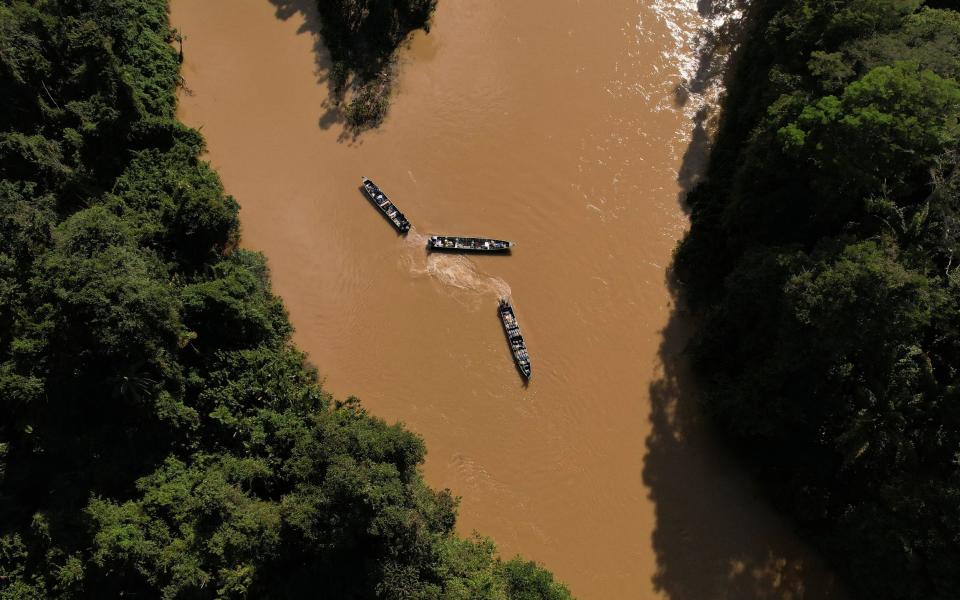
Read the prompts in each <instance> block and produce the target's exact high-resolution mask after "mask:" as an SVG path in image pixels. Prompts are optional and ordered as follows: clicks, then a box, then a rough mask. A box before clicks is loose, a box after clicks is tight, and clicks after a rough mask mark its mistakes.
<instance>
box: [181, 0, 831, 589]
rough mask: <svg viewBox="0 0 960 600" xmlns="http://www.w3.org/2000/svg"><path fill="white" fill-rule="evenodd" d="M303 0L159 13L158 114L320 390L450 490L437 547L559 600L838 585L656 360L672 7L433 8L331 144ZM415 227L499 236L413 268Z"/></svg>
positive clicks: (672, 336) (418, 257)
mask: <svg viewBox="0 0 960 600" xmlns="http://www.w3.org/2000/svg"><path fill="white" fill-rule="evenodd" d="M312 1H313V0H173V2H172V5H173V6H172V8H173V10H172V16H171V19H172V22H173V24H174V26H175V27H177V28H178V29H179V30H180V31H181V33H182V34H183V35H184V36H185V41H184V52H185V59H186V60H185V64H184V71H183V75H184V78H185V82H186V90H185V91H184V92H183V93H181V96H180V116H181V118H182V119H183V120H184V121H186V122H187V123H188V124H190V125H192V126H195V127H199V128H200V129H201V131H202V132H203V134H204V135H205V136H206V139H207V142H208V144H209V155H208V158H209V160H210V161H211V162H212V164H213V165H214V167H215V168H216V169H217V170H218V171H219V173H220V175H221V177H222V178H223V182H224V185H225V187H226V189H227V191H228V192H229V193H230V194H232V195H234V196H235V197H236V198H237V200H238V201H239V203H240V205H241V206H242V211H241V220H242V225H243V244H244V245H245V246H247V247H250V248H255V249H258V250H261V251H263V252H264V253H265V254H266V255H267V257H268V259H269V264H270V268H271V272H272V275H273V283H274V288H275V290H276V292H277V293H278V294H279V295H280V296H282V297H283V299H284V301H285V302H286V305H287V307H288V308H289V311H290V315H291V318H292V321H293V323H294V325H295V327H296V334H295V341H296V343H297V344H298V345H299V346H300V347H301V348H303V349H304V350H306V351H307V352H308V353H309V356H310V360H311V361H312V362H313V363H315V364H316V365H317V366H318V368H319V369H320V372H321V373H322V374H323V376H324V378H325V386H326V387H327V389H329V390H331V391H332V392H333V393H335V394H336V395H338V396H340V397H345V396H348V395H356V396H358V397H360V398H361V399H362V400H363V402H364V404H365V406H367V407H368V408H369V409H370V411H371V412H373V413H374V414H377V415H379V416H382V417H383V418H385V419H387V420H389V421H403V422H405V423H406V424H407V426H408V427H409V428H410V429H412V430H413V431H416V432H417V433H419V434H420V435H422V436H423V437H424V438H425V440H426V443H427V447H428V449H429V456H428V458H427V462H426V465H425V468H424V470H425V475H426V478H427V481H428V482H429V483H430V484H431V485H433V486H435V487H439V488H444V487H448V488H450V489H451V490H453V492H454V493H455V494H457V495H458V496H461V497H462V504H461V509H460V521H459V526H458V527H459V530H460V532H461V533H462V534H465V535H469V534H470V533H471V532H472V531H474V530H475V531H479V532H481V533H482V534H484V535H489V536H492V537H493V538H494V539H495V540H496V541H497V543H498V545H499V548H500V550H501V553H502V554H503V555H504V556H506V557H510V556H513V555H514V554H517V553H521V554H522V555H523V556H525V557H527V558H531V559H534V560H537V561H539V562H541V563H543V564H545V565H546V566H547V567H548V568H550V569H552V570H553V571H554V572H555V573H556V575H557V576H558V577H559V578H561V579H562V580H563V581H565V582H566V583H568V585H569V586H570V587H571V589H572V591H573V592H574V593H575V594H576V595H577V596H578V597H579V598H582V599H585V600H601V599H621V598H622V599H635V598H672V599H674V600H701V599H704V600H706V599H711V598H736V599H739V598H743V599H753V598H771V599H773V598H782V599H792V598H824V597H837V596H838V594H839V592H838V591H837V590H836V585H835V584H834V582H833V579H832V577H831V576H830V575H829V574H828V573H827V572H826V571H825V570H824V568H823V567H822V565H821V562H820V561H819V560H818V559H817V558H816V557H815V556H814V555H812V553H811V552H810V551H809V550H808V549H807V547H806V546H805V545H804V544H802V543H801V542H800V541H798V540H797V539H796V536H795V535H793V534H792V533H791V529H790V527H789V526H788V525H787V524H786V523H784V522H783V521H782V520H781V519H779V518H778V517H777V516H775V514H774V513H773V511H772V510H771V509H770V508H768V507H767V506H766V505H765V504H764V503H763V502H762V501H760V500H759V499H758V498H757V494H756V491H755V490H754V488H753V487H751V485H750V483H749V482H748V480H747V479H746V478H745V476H744V475H743V474H742V472H741V470H740V469H739V468H738V467H737V466H736V465H734V464H733V463H731V461H730V460H729V459H727V458H726V457H725V455H724V452H723V451H722V449H721V448H720V446H719V445H718V444H716V443H715V442H713V441H712V440H711V439H710V437H709V435H707V434H706V433H705V429H704V428H703V427H702V426H700V425H698V423H697V419H696V416H695V411H693V409H692V404H693V398H692V394H690V393H689V391H688V390H687V386H686V385H685V384H686V377H684V376H683V366H682V361H680V359H679V356H678V355H679V349H680V348H682V345H683V340H684V339H685V337H686V335H687V333H686V331H685V327H684V324H683V321H682V319H681V318H680V317H678V315H677V311H676V310H675V306H674V303H673V300H672V298H671V294H670V291H669V289H668V286H667V280H666V270H667V267H668V266H669V264H670V260H671V252H672V251H673V249H674V247H675V245H676V243H677V240H678V239H679V238H680V237H681V236H682V234H683V232H684V230H685V227H686V226H687V220H686V217H685V214H684V211H683V208H682V204H681V200H680V198H681V197H682V192H683V190H682V189H681V186H680V185H679V184H678V173H679V172H683V171H684V169H686V168H687V167H689V164H685V163H684V155H685V153H686V151H687V147H688V140H689V138H690V132H691V129H692V122H691V118H690V117H691V114H692V112H691V109H692V108H693V107H692V106H691V105H690V104H689V103H688V104H687V105H683V106H681V105H680V104H679V103H678V102H677V99H676V98H677V96H676V94H675V93H674V92H675V90H676V88H677V86H678V85H679V84H680V83H682V81H683V76H684V71H685V70H689V69H691V68H693V67H695V64H694V63H693V54H692V52H693V47H692V43H691V42H692V41H693V39H694V33H695V32H696V29H697V28H698V27H700V26H702V25H703V19H702V18H701V17H700V16H699V15H698V13H697V3H696V2H694V1H692V0H676V1H663V2H643V1H636V0H602V1H601V0H591V1H587V0H523V1H517V0H441V2H440V8H439V10H438V12H437V14H436V17H435V20H434V25H433V30H432V32H431V33H430V34H429V35H424V34H422V33H418V34H417V35H415V36H414V38H413V40H412V43H411V44H410V47H409V48H407V49H406V50H404V51H403V52H402V53H401V58H400V63H401V64H400V68H399V77H398V81H397V88H396V93H395V97H394V99H393V103H392V107H391V111H390V115H389V117H388V119H387V121H386V123H385V124H384V125H383V126H382V127H381V128H380V129H379V130H377V131H373V132H369V133H366V134H364V135H362V136H360V137H359V138H356V139H353V138H352V137H350V136H346V135H345V134H344V129H343V127H342V124H340V123H338V122H337V118H336V114H335V112H333V111H331V110H329V100H328V94H327V93H328V90H327V84H326V72H327V67H328V64H329V61H328V57H327V56H326V54H325V51H324V50H323V47H322V44H320V41H319V38H318V37H317V33H316V31H317V21H316V15H315V13H314V11H313V10H312V7H311V4H312ZM701 4H702V3H701ZM687 160H688V163H689V160H690V157H689V156H688V157H687ZM362 175H366V176H369V177H371V178H372V179H374V181H376V182H377V183H378V184H379V185H380V186H381V187H382V188H383V189H384V191H386V192H387V194H389V195H390V196H391V198H392V199H393V200H394V201H395V202H396V203H397V205H398V206H399V207H400V208H401V209H402V210H403V211H404V212H405V213H406V214H407V216H408V217H409V218H410V220H411V221H412V222H413V225H414V229H413V231H411V233H410V234H409V235H408V236H406V237H401V236H398V235H397V234H396V233H395V232H394V231H393V229H392V228H391V227H390V225H389V224H388V223H387V221H386V220H385V219H384V218H383V217H382V216H380V215H379V214H378V213H377V212H376V211H375V209H374V208H373V206H372V205H371V204H370V203H369V202H368V201H367V200H366V199H365V198H364V197H363V196H362V195H361V193H360V191H359V189H358V188H359V183H360V177H361V176H362ZM431 233H437V234H454V235H457V234H459V235H479V236H490V237H497V238H502V239H508V240H513V241H515V242H516V243H517V246H516V248H515V250H514V252H513V254H512V255H511V256H469V257H465V256H457V255H450V254H428V253H427V252H426V251H425V249H424V241H425V236H426V235H427V234H431ZM500 295H509V296H511V297H512V298H513V300H514V303H515V307H516V310H517V314H518V318H519V320H520V324H521V326H522V328H523V330H524V333H525V335H526V338H527V341H528V345H529V349H530V355H531V358H532V361H533V370H534V376H533V380H532V381H531V383H530V384H529V385H528V386H525V385H524V383H523V381H522V380H521V378H520V376H519V374H518V372H517V370H516V369H515V367H514V365H513V362H512V361H511V357H510V354H509V349H508V346H507V344H506V341H505V339H504V335H503V330H502V328H501V326H500V323H499V321H498V319H497V313H496V304H497V297H498V296H500Z"/></svg>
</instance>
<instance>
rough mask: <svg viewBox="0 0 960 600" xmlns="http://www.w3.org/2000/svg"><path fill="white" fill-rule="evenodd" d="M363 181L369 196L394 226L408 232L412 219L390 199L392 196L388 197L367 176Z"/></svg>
mask: <svg viewBox="0 0 960 600" xmlns="http://www.w3.org/2000/svg"><path fill="white" fill-rule="evenodd" d="M361 179H362V181H363V190H364V191H365V192H366V193H367V196H369V197H370V200H372V201H373V203H374V204H376V205H377V208H379V209H380V212H382V213H383V214H384V215H385V216H386V217H387V219H389V220H390V222H391V223H393V226H394V227H395V228H396V229H397V231H399V232H400V233H406V232H408V231H410V221H408V220H407V218H406V217H405V216H403V213H402V212H400V209H399V208H397V207H396V205H395V204H394V203H393V202H391V201H390V198H387V195H386V194H384V193H383V191H381V190H380V188H379V187H377V184H375V183H374V182H372V181H370V180H369V179H367V178H366V177H362V178H361Z"/></svg>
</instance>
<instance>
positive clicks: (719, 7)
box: [673, 0, 747, 212]
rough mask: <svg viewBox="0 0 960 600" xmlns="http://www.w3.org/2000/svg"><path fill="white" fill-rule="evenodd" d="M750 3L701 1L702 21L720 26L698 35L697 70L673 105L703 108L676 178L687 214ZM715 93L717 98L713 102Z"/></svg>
mask: <svg viewBox="0 0 960 600" xmlns="http://www.w3.org/2000/svg"><path fill="white" fill-rule="evenodd" d="M746 3H747V0H699V1H698V2H697V12H698V13H699V14H700V17H701V18H702V19H705V20H707V21H710V22H712V23H719V24H718V25H717V26H715V27H709V28H704V29H701V30H700V31H699V32H698V35H697V42H696V44H697V48H698V51H697V68H696V70H695V71H694V73H693V75H692V76H691V77H689V78H686V79H684V80H683V81H681V82H680V83H679V84H678V85H677V87H676V88H674V91H673V95H674V104H675V105H676V107H677V108H681V109H682V108H685V107H686V106H687V105H688V104H689V103H690V102H691V101H692V100H693V99H694V98H697V99H699V100H701V103H702V106H700V107H699V108H698V109H697V112H696V113H695V114H694V116H693V131H692V133H691V136H690V144H689V145H688V146H687V149H686V151H685V152H684V156H683V162H682V163H681V165H680V170H679V172H678V175H677V181H678V182H679V184H680V188H681V196H680V206H681V207H682V208H683V210H684V211H685V212H687V211H688V207H687V204H686V196H687V194H688V193H690V191H691V190H692V189H693V188H694V187H695V186H696V184H697V182H698V181H699V180H700V178H701V176H702V174H703V173H704V172H705V170H706V166H707V161H708V159H709V157H710V145H711V139H712V132H713V131H714V130H715V128H716V119H717V117H718V113H719V111H718V110H717V108H716V107H718V106H719V105H720V96H721V94H720V93H719V90H722V89H723V84H724V83H725V78H726V75H727V73H728V69H727V68H726V67H727V59H728V58H729V56H730V54H731V52H732V51H733V49H734V48H735V47H736V45H737V43H738V41H739V38H740V35H741V33H742V32H741V28H740V23H741V21H740V19H737V18H734V16H735V15H736V14H737V13H738V12H742V11H743V10H745V7H746ZM714 91H716V96H717V97H716V98H712V97H711V96H713V95H714Z"/></svg>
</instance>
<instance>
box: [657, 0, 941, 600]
mask: <svg viewBox="0 0 960 600" xmlns="http://www.w3.org/2000/svg"><path fill="white" fill-rule="evenodd" d="M927 4H928V5H929V6H924V3H923V1H922V0H853V1H850V0H786V1H779V0H778V1H773V0H755V1H754V2H752V3H751V6H750V9H749V13H750V14H749V16H748V20H747V31H746V32H745V35H744V36H743V45H742V46H741V48H740V50H739V51H738V55H737V56H736V57H735V60H734V63H733V66H732V71H731V73H730V76H729V78H728V93H727V96H726V99H725V103H724V115H723V118H722V120H721V123H720V128H719V131H718V136H717V139H716V144H715V147H714V150H713V154H712V158H711V162H710V165H709V169H708V172H707V174H706V178H705V180H704V181H703V182H702V183H701V184H700V185H698V186H697V187H696V188H695V189H694V190H693V191H692V192H691V193H690V195H689V198H688V201H689V205H690V208H691V210H692V229H691V232H690V234H689V235H688V237H687V238H686V239H685V240H684V241H683V243H682V244H681V246H680V248H679V249H678V252H677V256H676V263H675V268H676V274H677V276H678V279H679V281H680V282H681V285H682V294H683V296H684V297H685V299H686V300H687V302H688V305H689V307H690V309H691V310H692V311H693V313H694V314H695V315H696V316H697V318H698V320H699V322H700V324H699V332H698V335H697V337H696V338H695V340H694V341H693V342H692V344H691V347H690V349H689V350H690V354H691V357H692V362H693V365H694V369H695V372H696V374H697V377H698V379H699V383H700V386H701V393H702V399H703V404H704V406H705V407H706V410H707V411H708V412H709V414H711V415H712V416H713V418H714V420H715V421H716V422H717V423H718V424H719V425H720V427H721V429H722V430H723V431H724V432H725V433H726V434H727V435H728V436H729V437H730V439H731V440H733V441H734V442H735V444H736V445H737V447H738V448H739V449H740V450H741V451H742V452H743V454H744V456H746V457H747V459H748V461H750V462H751V463H752V464H753V465H755V466H756V467H757V469H758V472H759V473H760V476H761V477H762V479H763V481H764V482H765V483H766V484H767V486H768V489H770V490H771V491H772V494H773V497H774V499H775V500H776V502H777V503H778V504H779V505H781V506H783V507H786V508H787V509H788V510H789V512H790V513H791V514H792V515H793V516H794V517H795V518H796V519H797V520H798V522H799V523H800V524H801V525H802V526H803V527H804V529H805V530H806V531H807V532H808V533H809V534H810V536H811V537H812V538H813V539H814V540H816V541H817V542H818V543H819V544H820V546H821V547H822V548H823V549H824V550H825V551H826V553H827V554H828V556H829V557H830V558H831V559H832V560H833V562H834V564H835V565H837V566H838V568H839V570H840V572H841V573H842V574H843V575H844V576H845V579H846V581H847V583H848V584H849V587H850V588H851V589H852V590H853V591H854V592H855V594H856V595H857V596H859V597H862V598H899V599H914V598H915V599H918V600H919V599H925V600H926V599H933V598H942V599H947V598H955V597H956V593H957V590H960V570H958V569H957V567H956V566H957V564H960V370H958V367H960V83H958V78H960V13H957V12H955V11H954V10H950V9H949V8H948V6H949V7H954V8H955V7H956V5H955V4H953V3H950V2H942V1H940V2H929V3H927ZM935 7H936V8H935Z"/></svg>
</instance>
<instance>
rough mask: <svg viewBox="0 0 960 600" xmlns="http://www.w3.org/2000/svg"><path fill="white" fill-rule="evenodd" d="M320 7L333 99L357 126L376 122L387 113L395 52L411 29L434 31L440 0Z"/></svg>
mask: <svg viewBox="0 0 960 600" xmlns="http://www.w3.org/2000/svg"><path fill="white" fill-rule="evenodd" d="M317 7H318V9H319V15H320V26H321V34H322V36H323V41H324V43H325V44H326V46H327V48H328V49H329V50H330V58H331V61H332V63H333V64H332V65H331V68H330V79H331V88H332V92H333V96H334V100H335V101H336V102H338V103H340V104H342V105H343V109H344V117H345V119H346V122H347V126H348V127H350V128H351V129H353V130H354V131H359V130H362V129H367V128H370V127H376V126H377V125H379V124H380V123H381V122H382V121H383V118H384V117H385V116H386V114H387V107H388V105H389V99H390V89H391V87H392V83H393V77H394V53H395V52H396V50H397V48H398V47H399V46H400V44H401V43H403V41H404V40H406V39H407V36H408V35H409V34H410V33H411V32H412V31H415V30H417V29H423V30H426V31H428V32H429V31H430V17H431V16H432V15H433V11H434V10H435V9H436V7H437V0H317ZM348 92H349V94H350V99H349V102H348V101H346V95H347V93H348Z"/></svg>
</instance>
